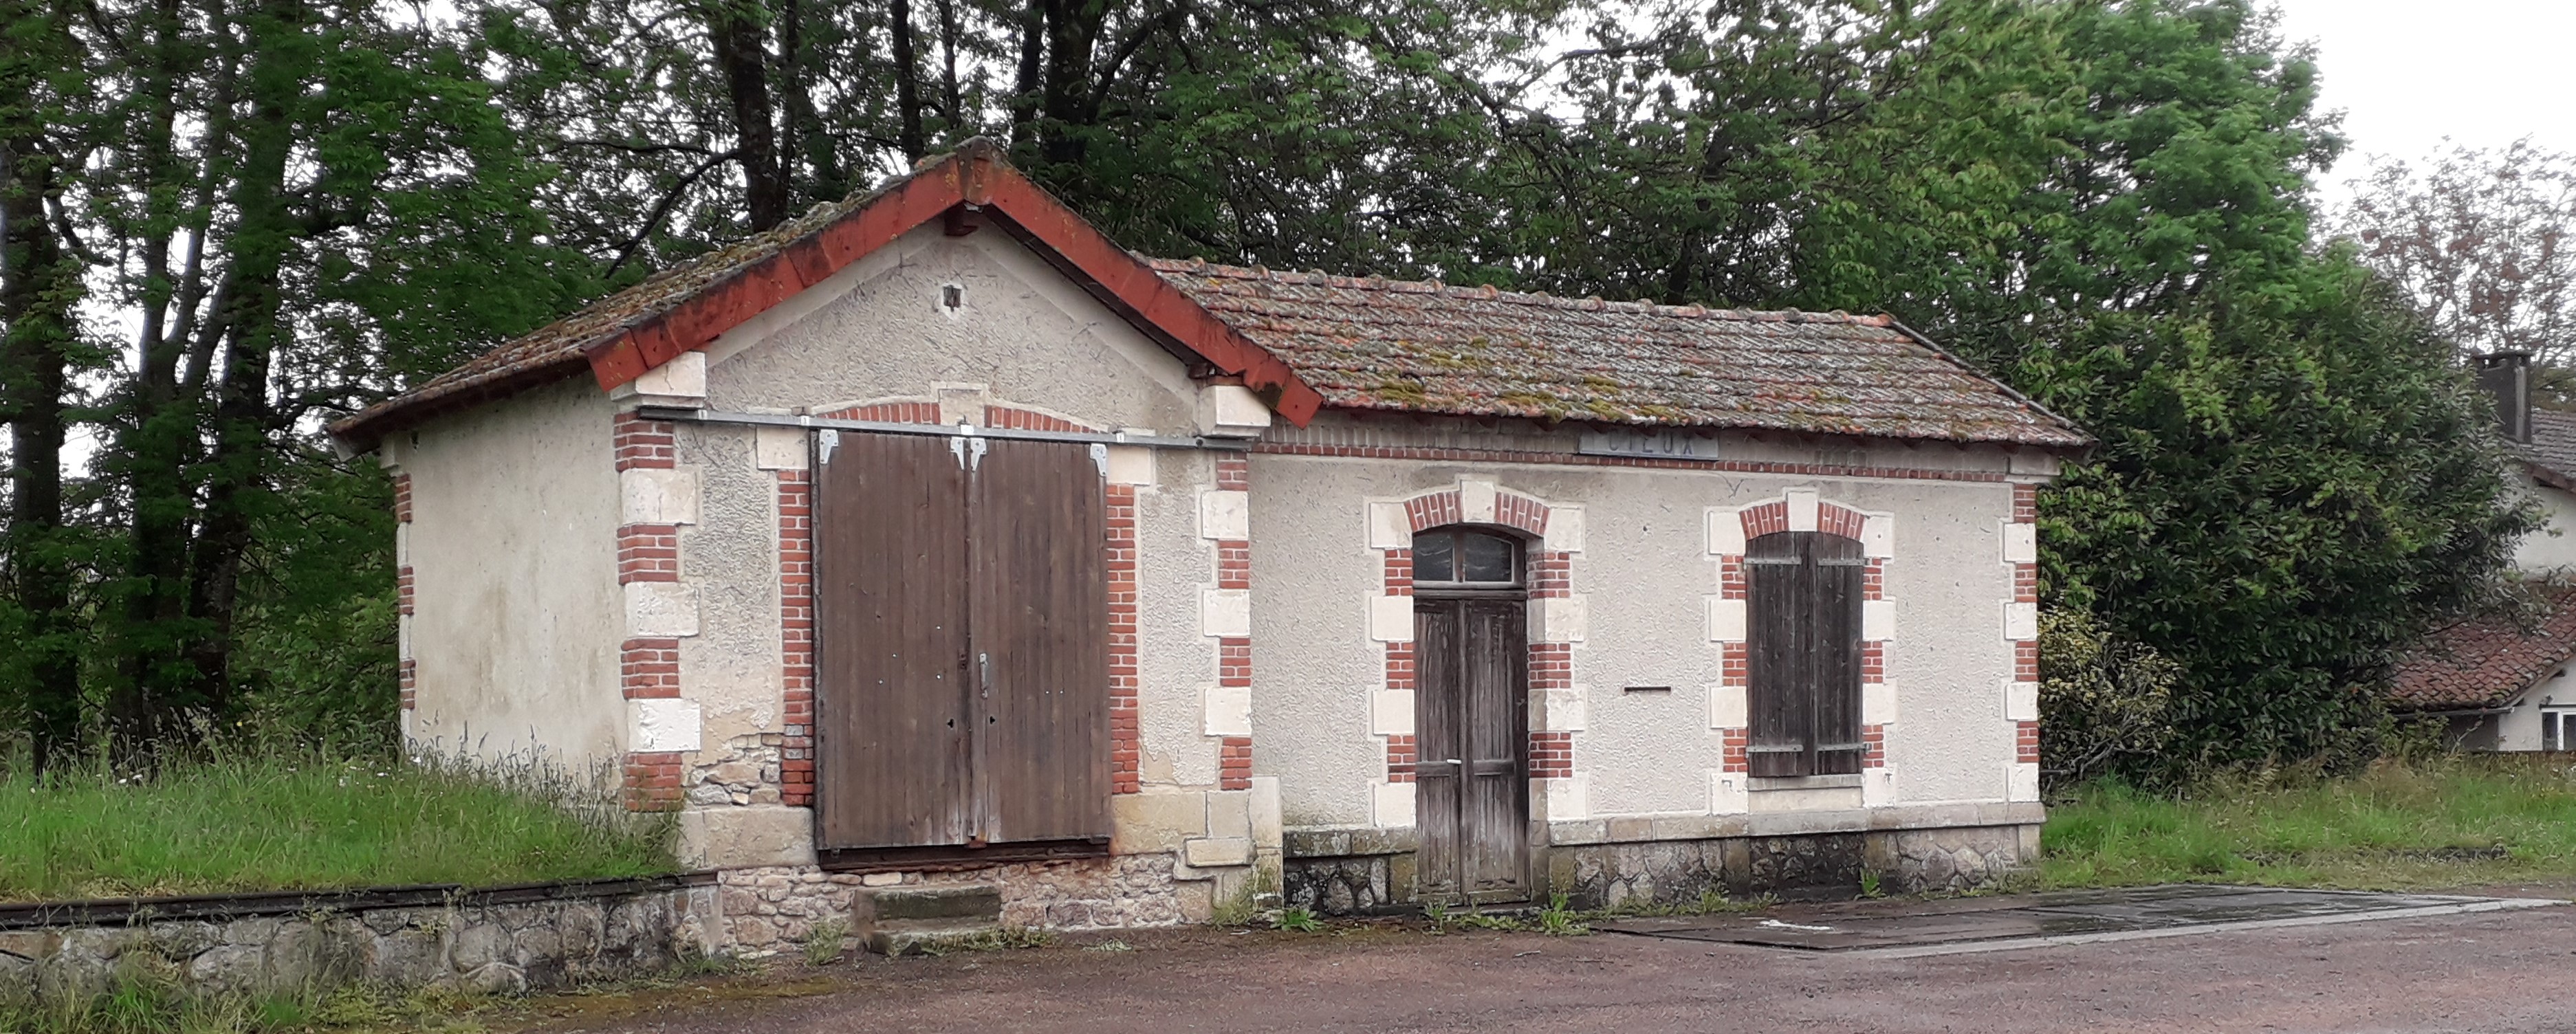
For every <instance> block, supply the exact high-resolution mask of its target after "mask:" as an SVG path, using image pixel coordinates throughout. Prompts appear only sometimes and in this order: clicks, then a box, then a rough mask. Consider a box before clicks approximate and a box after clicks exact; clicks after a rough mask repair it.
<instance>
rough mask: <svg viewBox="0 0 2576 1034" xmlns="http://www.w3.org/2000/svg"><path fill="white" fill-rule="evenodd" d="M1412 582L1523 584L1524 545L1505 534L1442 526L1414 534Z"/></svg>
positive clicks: (1431, 583) (1478, 584)
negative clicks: (1522, 549) (1522, 551)
mask: <svg viewBox="0 0 2576 1034" xmlns="http://www.w3.org/2000/svg"><path fill="white" fill-rule="evenodd" d="M1413 583H1414V584H1415V585H1416V586H1421V585H1455V586H1480V587H1481V586H1491V587H1494V588H1508V587H1510V586H1515V585H1519V584H1520V583H1521V544H1520V542H1519V540H1517V539H1513V538H1511V537H1509V536H1505V535H1496V534H1493V533H1490V532H1482V531H1475V530H1472V529H1467V528H1443V529H1440V530H1438V531H1426V532H1421V533H1419V534H1416V535H1415V536H1413Z"/></svg>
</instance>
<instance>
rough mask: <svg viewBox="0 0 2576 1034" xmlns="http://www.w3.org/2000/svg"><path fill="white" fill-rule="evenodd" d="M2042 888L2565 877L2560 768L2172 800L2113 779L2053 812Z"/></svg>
mask: <svg viewBox="0 0 2576 1034" xmlns="http://www.w3.org/2000/svg"><path fill="white" fill-rule="evenodd" d="M2041 837H2042V845H2043V847H2044V848H2045V851H2044V856H2043V859H2042V863H2041V866H2040V870H2039V877H2040V881H2041V882H2042V883H2044V884H2047V885H2049V886H2057V887H2079V886H2129V885H2137V884H2146V883H2164V882H2177V881H2184V882H2189V881H2203V882H2228V883H2258V884H2279V885H2313V886H2341V887H2354V888H2367V889H2395V888H2403V887H2431V886H2442V885H2459V884H2466V883H2478V882H2501V881H2509V880H2521V879H2562V878H2569V877H2576V772H2571V770H2570V768H2569V759H2568V758H2566V757H2564V756H2560V757H2556V758H2544V757H2532V756H2514V755H2486V756H2462V757H2432V758H2422V759H2415V760H2384V761H2381V762H2379V763H2377V764H2374V765H2372V766H2370V767H2369V768H2367V769H2365V770H2363V771H2361V772H2359V773H2355V774H2352V775H2348V776H2327V775H2321V774H2317V773H2313V772H2304V771H2290V772H2282V771H2267V772H2257V773H2250V774H2239V775H2234V776H2229V777H2225V778H2220V779H2213V780H2211V781H2210V782H2208V783H2207V784H2205V785H2203V786H2200V787H2198V788H2195V789H2193V790H2191V791H2189V792H2186V793H2182V794H2173V795H2167V794H2153V793H2147V792H2142V791H2139V790H2136V789H2132V788H2130V787H2127V786H2124V785H2121V784H2119V783H2117V782H2108V781H2106V782H2096V783H2092V784H2088V785H2086V786H2084V787H2082V788H2081V789H2080V790H2079V791H2078V792H2077V794H2076V796H2075V799H2074V800H2072V801H2070V802H2065V803H2059V804H2055V805H2052V806H2051V807H2050V809H2049V816H2048V825H2047V826H2046V828H2045V830H2044V831H2043V833H2042V834H2041Z"/></svg>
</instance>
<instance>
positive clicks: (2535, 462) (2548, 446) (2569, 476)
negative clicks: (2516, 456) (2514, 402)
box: [2514, 409, 2576, 492]
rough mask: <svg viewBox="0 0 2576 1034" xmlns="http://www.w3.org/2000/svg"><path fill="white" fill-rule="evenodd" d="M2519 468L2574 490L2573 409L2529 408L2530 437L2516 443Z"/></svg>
mask: <svg viewBox="0 0 2576 1034" xmlns="http://www.w3.org/2000/svg"><path fill="white" fill-rule="evenodd" d="M2514 451H2516V452H2517V453H2520V454H2521V457H2522V465H2523V468H2524V469H2526V470H2529V471H2530V472H2531V476H2532V477H2533V478H2534V479H2535V480H2538V481H2539V482H2540V483H2541V484H2544V485H2548V486H2550V487H2552V488H2556V489H2560V490H2562V491H2569V492H2576V413H2559V412H2555V411H2552V410H2547V409H2534V410H2532V411H2531V441H2529V442H2527V443H2516V444H2515V445H2514Z"/></svg>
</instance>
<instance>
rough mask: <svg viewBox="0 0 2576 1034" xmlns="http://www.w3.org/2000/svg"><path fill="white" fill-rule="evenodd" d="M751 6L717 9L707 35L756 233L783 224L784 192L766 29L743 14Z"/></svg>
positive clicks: (784, 171)
mask: <svg viewBox="0 0 2576 1034" xmlns="http://www.w3.org/2000/svg"><path fill="white" fill-rule="evenodd" d="M752 2H753V0H741V2H740V3H739V4H726V5H724V6H722V7H719V8H717V9H716V10H715V11H713V12H712V17H711V18H710V20H709V24H708V26H707V34H708V35H709V36H710V37H712V38H713V39H714V40H715V49H716V63H717V65H719V66H721V67H722V68H723V70H724V77H725V93H726V95H727V99H728V100H730V101H731V102H732V104H733V128H734V148H735V160H736V161H738V162H740V163H741V164H742V178H743V186H744V189H743V203H744V206H745V207H746V208H748V209H749V210H750V214H751V229H752V231H753V232H755V233H757V232H759V231H762V230H766V229H769V228H770V227H772V226H776V225H778V224H780V223H783V222H786V221H787V215H788V211H787V209H788V205H789V200H788V199H789V192H788V189H787V167H786V165H785V163H783V162H781V161H780V160H779V155H778V136H777V129H776V128H775V126H774V125H773V124H772V123H773V121H774V119H773V117H772V114H771V107H770V100H769V55H768V52H767V51H766V50H765V49H764V45H765V34H766V32H767V29H766V27H765V26H763V25H762V24H761V22H760V19H759V18H758V17H756V16H755V14H754V12H753V11H751V10H747V9H746V8H747V7H748V6H749V5H750V4H751V3H752Z"/></svg>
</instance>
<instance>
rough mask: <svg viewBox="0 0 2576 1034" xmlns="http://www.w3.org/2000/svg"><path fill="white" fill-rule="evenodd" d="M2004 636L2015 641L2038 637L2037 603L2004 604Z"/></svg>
mask: <svg viewBox="0 0 2576 1034" xmlns="http://www.w3.org/2000/svg"><path fill="white" fill-rule="evenodd" d="M2004 638H2006V639H2010V640H2013V641H2016V642H2018V641H2020V640H2024V639H2037V638H2039V604H2036V603H2007V604H2004Z"/></svg>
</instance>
